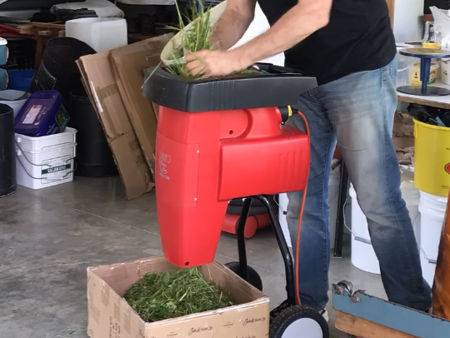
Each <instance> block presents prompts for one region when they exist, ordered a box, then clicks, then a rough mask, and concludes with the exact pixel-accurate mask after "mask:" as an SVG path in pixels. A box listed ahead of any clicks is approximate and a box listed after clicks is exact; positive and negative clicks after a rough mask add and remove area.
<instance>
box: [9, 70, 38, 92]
mask: <svg viewBox="0 0 450 338" xmlns="http://www.w3.org/2000/svg"><path fill="white" fill-rule="evenodd" d="M8 76H9V81H8V89H16V90H23V91H24V92H28V91H30V86H31V81H32V80H33V76H34V69H19V70H11V71H10V72H8Z"/></svg>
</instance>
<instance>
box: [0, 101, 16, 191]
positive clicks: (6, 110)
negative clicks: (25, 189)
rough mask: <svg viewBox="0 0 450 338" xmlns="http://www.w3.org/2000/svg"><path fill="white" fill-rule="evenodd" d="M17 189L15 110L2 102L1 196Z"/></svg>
mask: <svg viewBox="0 0 450 338" xmlns="http://www.w3.org/2000/svg"><path fill="white" fill-rule="evenodd" d="M15 190H16V154H15V143H14V112H13V109H12V108H11V107H10V106H8V105H6V104H0V197H1V196H5V195H8V194H10V193H12V192H14V191H15Z"/></svg>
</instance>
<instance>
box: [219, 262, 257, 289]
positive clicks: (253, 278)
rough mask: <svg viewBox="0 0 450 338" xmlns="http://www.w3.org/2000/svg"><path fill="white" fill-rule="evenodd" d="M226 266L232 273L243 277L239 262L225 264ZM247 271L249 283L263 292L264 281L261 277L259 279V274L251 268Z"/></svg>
mask: <svg viewBox="0 0 450 338" xmlns="http://www.w3.org/2000/svg"><path fill="white" fill-rule="evenodd" d="M225 266H226V267H227V268H228V269H230V270H231V271H233V272H234V273H235V274H237V275H239V276H241V277H242V278H244V277H243V274H242V272H241V269H240V265H239V262H229V263H227V264H225ZM247 271H248V280H247V282H249V283H250V284H251V285H253V286H254V287H255V288H257V289H259V290H261V291H262V289H263V285H262V280H261V277H259V275H258V273H257V272H256V270H255V269H253V268H252V267H251V266H248V267H247Z"/></svg>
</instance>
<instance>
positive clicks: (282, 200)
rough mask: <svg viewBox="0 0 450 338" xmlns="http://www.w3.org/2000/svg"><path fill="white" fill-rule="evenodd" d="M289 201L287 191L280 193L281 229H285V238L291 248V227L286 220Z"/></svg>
mask: <svg viewBox="0 0 450 338" xmlns="http://www.w3.org/2000/svg"><path fill="white" fill-rule="evenodd" d="M288 202H289V199H288V196H287V193H282V194H279V195H278V221H279V222H280V225H281V230H283V235H284V239H285V240H286V243H287V245H288V246H289V247H290V248H291V247H292V241H291V235H290V233H289V227H288V224H287V220H286V215H287V206H288Z"/></svg>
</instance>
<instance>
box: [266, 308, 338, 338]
mask: <svg viewBox="0 0 450 338" xmlns="http://www.w3.org/2000/svg"><path fill="white" fill-rule="evenodd" d="M269 337H270V338H302V337H304V338H325V337H326V338H328V337H329V332H328V324H327V322H326V321H325V319H324V318H323V317H322V315H320V314H319V313H318V312H317V311H315V310H313V309H311V308H308V307H304V306H299V305H291V306H288V307H286V308H285V309H282V310H281V311H280V312H278V313H277V314H275V316H274V317H273V318H272V319H271V322H270V333H269Z"/></svg>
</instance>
